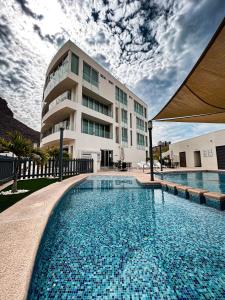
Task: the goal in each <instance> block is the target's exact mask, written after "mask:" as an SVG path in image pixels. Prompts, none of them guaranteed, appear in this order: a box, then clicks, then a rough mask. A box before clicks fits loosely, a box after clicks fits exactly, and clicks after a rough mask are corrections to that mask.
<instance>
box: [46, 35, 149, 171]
mask: <svg viewBox="0 0 225 300" xmlns="http://www.w3.org/2000/svg"><path fill="white" fill-rule="evenodd" d="M67 51H69V66H70V65H71V63H70V60H71V53H72V52H74V53H75V54H76V55H77V56H78V57H79V74H78V76H77V75H75V74H74V73H72V72H71V71H70V70H69V71H68V74H66V75H65V78H64V79H63V81H62V82H59V84H57V85H56V86H54V87H52V88H51V89H49V90H48V92H45V94H44V97H45V98H44V99H43V100H45V101H47V102H52V101H54V99H55V98H56V97H58V95H60V94H61V93H62V91H64V90H68V89H69V90H71V92H72V94H71V96H72V97H71V100H72V101H69V100H68V101H67V100H65V101H64V102H62V103H59V104H57V107H54V108H52V109H51V110H50V111H49V112H48V113H47V114H46V115H45V116H44V117H43V120H42V122H43V124H42V128H43V129H45V128H47V127H48V126H50V125H49V124H52V123H54V120H55V122H56V121H57V122H58V121H59V118H61V119H63V118H65V117H67V116H68V117H69V119H70V130H69V131H70V133H69V137H70V139H68V140H67V143H64V144H65V145H68V146H69V151H70V152H71V149H72V148H73V149H72V150H73V151H72V152H73V153H71V154H72V155H73V157H80V156H81V153H82V151H86V152H87V151H90V152H93V153H94V152H96V153H97V152H98V153H99V152H100V150H101V149H102V150H113V155H114V158H113V159H114V161H116V160H118V159H119V156H120V149H121V147H124V154H125V160H126V161H129V162H132V163H133V165H135V164H136V163H137V162H140V161H143V160H145V158H146V150H148V147H143V148H142V149H138V146H137V141H136V133H137V132H139V133H141V134H143V135H144V136H146V137H147V138H148V133H147V132H145V131H139V130H137V129H136V116H137V117H139V118H140V119H143V120H144V122H147V118H145V117H144V116H143V117H142V116H140V115H139V114H136V113H135V112H134V100H136V101H137V102H139V103H140V104H141V105H143V106H144V107H145V108H146V109H147V105H146V104H145V103H144V102H143V101H142V100H141V99H139V98H138V97H137V96H136V95H134V94H133V93H132V92H131V91H130V90H129V89H128V88H127V87H126V86H125V85H124V84H122V83H121V82H119V81H118V80H117V79H116V78H115V77H113V76H112V75H111V74H110V73H109V72H108V71H106V70H105V69H104V68H102V67H101V66H100V65H99V64H98V63H96V62H95V61H94V60H93V59H92V58H90V57H89V56H88V55H87V54H86V53H84V52H83V51H82V50H81V49H79V48H78V47H77V46H76V45H74V44H73V43H72V42H70V41H69V42H67V43H66V44H65V45H64V46H63V47H62V48H61V49H60V50H59V51H58V53H57V54H56V55H55V57H54V58H53V59H52V61H51V63H50V65H49V68H48V71H47V74H46V76H47V75H48V74H49V73H50V72H51V70H52V69H53V68H54V67H55V65H57V64H58V61H59V59H60V57H61V56H62V55H64V54H65V53H66V52H67ZM83 61H85V62H86V63H87V64H89V65H90V66H91V67H93V68H94V69H95V70H97V71H98V72H99V86H98V88H97V87H95V86H93V85H91V84H90V83H88V82H87V81H85V80H84V79H83ZM101 74H102V75H103V76H104V77H105V79H104V78H102V77H101V76H100V75H101ZM109 81H111V82H112V83H113V84H111V83H110V82H109ZM115 86H118V87H119V88H121V89H122V90H123V91H124V92H125V93H127V101H128V105H127V106H124V108H125V109H126V110H127V114H128V122H127V125H123V124H122V122H121V109H122V108H123V105H122V104H118V103H117V102H116V99H115ZM83 89H85V92H86V93H88V94H89V95H91V96H92V97H93V98H94V99H96V100H99V101H100V102H103V103H108V104H111V105H112V111H113V117H109V116H106V115H104V114H102V113H99V112H96V111H95V110H92V109H90V108H87V107H85V106H83V105H82V91H83ZM69 102H72V103H69ZM116 107H118V108H119V122H118V123H117V122H116V120H115V108H116ZM130 113H131V114H132V128H130ZM84 114H85V115H86V116H88V118H92V119H94V120H95V121H96V122H99V123H102V122H103V123H105V124H108V125H110V127H111V129H112V134H113V137H112V139H107V138H102V137H97V136H93V135H88V134H84V133H82V132H81V120H82V115H84ZM48 123H49V124H48ZM122 126H124V127H127V129H128V143H127V145H124V144H122V143H121V138H120V144H118V143H116V136H115V130H116V127H119V129H120V137H121V128H122ZM130 130H132V132H133V138H132V144H133V145H132V146H131V140H130ZM64 132H65V134H66V130H65V131H64ZM71 132H72V134H71ZM56 136H59V135H57V134H51V135H50V136H47V137H46V138H44V139H43V140H42V143H41V146H43V147H46V146H47V145H52V144H54V143H57V145H58V142H59V141H58V140H57V139H56ZM71 146H73V147H72V148H71Z"/></svg>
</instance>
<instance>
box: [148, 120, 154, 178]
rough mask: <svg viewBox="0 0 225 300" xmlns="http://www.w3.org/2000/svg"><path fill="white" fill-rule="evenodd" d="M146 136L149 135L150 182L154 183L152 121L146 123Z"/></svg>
mask: <svg viewBox="0 0 225 300" xmlns="http://www.w3.org/2000/svg"><path fill="white" fill-rule="evenodd" d="M148 134H149V157H150V178H151V181H154V173H153V152H152V120H149V121H148Z"/></svg>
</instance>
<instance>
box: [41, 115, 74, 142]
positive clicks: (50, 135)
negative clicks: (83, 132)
mask: <svg viewBox="0 0 225 300" xmlns="http://www.w3.org/2000/svg"><path fill="white" fill-rule="evenodd" d="M60 128H64V138H63V140H64V142H69V141H74V139H75V137H74V135H75V132H74V131H73V130H71V126H70V121H69V119H67V120H65V121H62V122H59V123H57V124H55V125H53V126H52V127H49V128H48V129H47V130H45V131H44V132H43V133H42V139H41V146H50V145H53V144H54V145H55V144H58V143H59V139H60V136H59V135H60V133H59V132H60Z"/></svg>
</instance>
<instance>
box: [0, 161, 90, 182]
mask: <svg viewBox="0 0 225 300" xmlns="http://www.w3.org/2000/svg"><path fill="white" fill-rule="evenodd" d="M16 163H17V164H18V170H19V171H18V179H29V178H39V177H50V176H53V177H59V160H58V159H49V160H48V161H47V163H46V164H44V165H43V164H40V163H38V162H37V161H34V160H32V159H22V160H20V161H18V160H17V161H16V159H15V158H12V157H4V156H0V182H4V181H7V180H10V179H12V178H13V177H14V172H15V165H16ZM92 172H93V159H79V158H78V159H68V160H63V167H62V175H63V176H73V175H78V174H83V173H92Z"/></svg>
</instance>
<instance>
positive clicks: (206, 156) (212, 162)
mask: <svg viewBox="0 0 225 300" xmlns="http://www.w3.org/2000/svg"><path fill="white" fill-rule="evenodd" d="M223 145H225V130H220V131H215V132H211V133H208V134H205V135H202V136H199V137H195V138H192V139H188V140H184V141H181V142H178V143H174V144H171V145H170V146H169V152H170V155H171V154H172V153H173V154H174V155H175V156H179V152H186V163H187V167H190V168H193V167H195V161H194V151H200V153H201V162H202V167H203V168H206V169H214V170H216V169H218V165H217V156H216V146H223Z"/></svg>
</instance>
